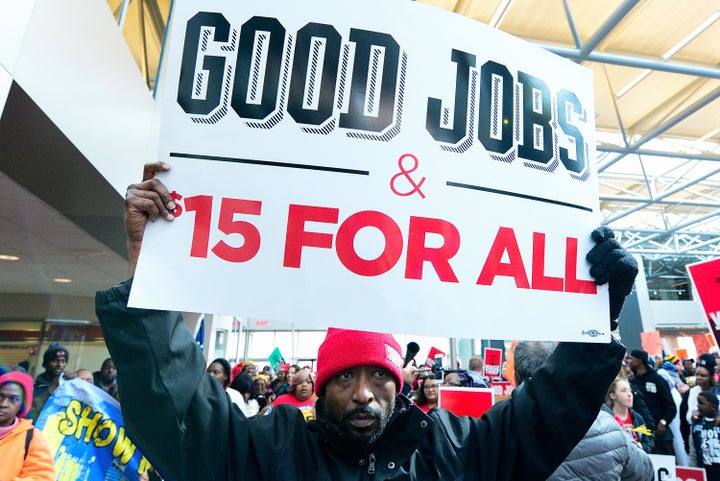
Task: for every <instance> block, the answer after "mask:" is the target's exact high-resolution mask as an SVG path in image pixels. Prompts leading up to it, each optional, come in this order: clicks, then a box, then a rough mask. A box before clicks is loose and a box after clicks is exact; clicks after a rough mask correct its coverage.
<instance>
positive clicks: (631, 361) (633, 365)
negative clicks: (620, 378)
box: [627, 356, 641, 371]
mask: <svg viewBox="0 0 720 481" xmlns="http://www.w3.org/2000/svg"><path fill="white" fill-rule="evenodd" d="M640 362H641V361H640V359H638V358H636V357H633V356H628V358H627V364H628V367H630V369H632V370H633V371H635V369H637V366H638V365H639V364H640Z"/></svg>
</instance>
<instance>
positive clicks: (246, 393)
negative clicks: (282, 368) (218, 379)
mask: <svg viewBox="0 0 720 481" xmlns="http://www.w3.org/2000/svg"><path fill="white" fill-rule="evenodd" d="M229 389H233V390H235V391H237V392H239V393H240V395H241V396H242V401H243V402H242V403H238V402H235V404H237V405H238V407H239V408H240V410H241V411H242V413H243V414H244V415H245V417H246V418H251V417H253V416H257V414H258V413H259V412H260V406H259V405H258V402H257V400H255V399H250V396H251V395H252V391H253V380H252V378H251V377H250V374H248V373H246V372H241V373H240V374H238V375H237V376H235V379H233V381H232V382H231V383H230V388H229Z"/></svg>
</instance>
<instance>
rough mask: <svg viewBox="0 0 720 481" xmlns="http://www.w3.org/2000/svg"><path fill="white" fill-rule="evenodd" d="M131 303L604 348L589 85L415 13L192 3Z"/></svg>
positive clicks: (421, 10)
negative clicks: (162, 187)
mask: <svg viewBox="0 0 720 481" xmlns="http://www.w3.org/2000/svg"><path fill="white" fill-rule="evenodd" d="M171 35H172V41H171V43H170V45H169V46H168V49H169V55H168V58H167V72H166V78H165V81H166V83H165V87H164V91H163V118H162V125H161V138H160V159H161V160H165V161H167V162H169V163H170V164H171V165H172V167H173V168H172V170H171V171H170V173H168V174H167V175H162V176H161V179H162V180H163V182H165V183H166V185H168V187H169V188H170V189H171V190H173V191H174V192H175V193H176V198H177V199H178V205H179V207H180V210H179V211H178V213H177V214H179V215H178V217H177V218H176V219H175V220H174V221H173V222H172V223H171V224H170V225H168V223H166V222H155V223H153V224H151V225H149V227H148V229H147V230H146V235H145V241H144V245H143V250H142V253H141V256H140V260H139V264H138V269H137V272H136V277H135V282H134V286H133V290H132V295H131V305H133V306H138V307H154V308H163V309H175V310H182V311H195V312H220V313H228V314H238V315H243V316H247V317H254V318H262V319H271V320H281V321H291V322H296V323H300V324H310V325H326V326H328V325H333V326H337V327H352V328H361V329H369V330H380V331H391V332H398V333H401V332H404V333H416V334H434V335H440V334H441V335H444V336H457V337H484V338H491V339H511V338H522V339H553V340H555V339H557V340H570V341H579V340H582V341H590V342H601V341H606V340H607V339H608V338H609V332H608V304H607V292H606V289H604V288H599V289H596V288H595V285H594V283H593V282H592V281H591V278H590V276H589V274H588V269H589V266H588V265H587V263H586V261H585V260H584V257H585V254H586V253H587V252H588V251H589V249H590V247H591V246H592V241H591V240H590V236H589V234H590V232H591V230H592V229H593V228H594V227H596V226H597V225H598V224H599V216H598V199H597V175H596V171H595V166H594V144H595V142H594V123H593V91H592V77H591V73H590V72H589V71H588V70H587V69H585V68H582V67H580V66H578V65H576V64H573V63H571V62H568V61H566V60H563V59H560V58H559V57H556V56H554V55H552V54H550V53H548V52H546V51H543V50H541V49H539V48H537V47H534V46H532V45H530V44H528V43H525V42H523V41H521V40H519V39H516V38H514V37H511V36H509V35H507V34H504V33H502V32H498V31H496V30H494V29H491V28H488V27H487V26H484V25H481V24H479V23H477V22H474V21H472V20H469V19H467V18H464V17H459V16H457V15H453V14H449V13H447V12H444V11H441V10H438V9H435V8H432V7H428V6H425V5H419V4H415V3H413V2H407V1H363V2H331V1H314V2H292V1H274V2H219V1H202V2H200V1H177V2H175V7H174V12H173V24H172V34H171Z"/></svg>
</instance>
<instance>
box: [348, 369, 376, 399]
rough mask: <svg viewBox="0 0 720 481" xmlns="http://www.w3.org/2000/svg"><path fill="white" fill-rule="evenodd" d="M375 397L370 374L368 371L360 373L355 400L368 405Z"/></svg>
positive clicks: (354, 394) (354, 395)
mask: <svg viewBox="0 0 720 481" xmlns="http://www.w3.org/2000/svg"><path fill="white" fill-rule="evenodd" d="M374 398H375V395H374V394H373V391H372V384H371V380H370V376H368V374H367V373H362V374H360V375H359V376H358V378H357V383H356V384H355V391H354V392H353V401H355V402H356V403H357V404H363V405H366V404H370V403H371V402H372V401H373V399H374Z"/></svg>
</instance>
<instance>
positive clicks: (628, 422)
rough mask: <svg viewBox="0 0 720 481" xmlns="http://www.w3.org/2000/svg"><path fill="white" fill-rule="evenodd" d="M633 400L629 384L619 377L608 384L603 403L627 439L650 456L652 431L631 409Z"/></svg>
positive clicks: (625, 379) (622, 377)
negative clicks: (610, 411)
mask: <svg viewBox="0 0 720 481" xmlns="http://www.w3.org/2000/svg"><path fill="white" fill-rule="evenodd" d="M634 400H635V398H634V396H633V393H632V388H631V387H630V382H629V381H628V380H627V378H625V377H624V376H622V375H619V376H618V377H617V378H616V379H615V380H614V381H613V383H612V384H610V388H609V389H608V395H607V399H606V400H605V403H606V404H607V405H608V407H609V408H610V409H611V410H612V412H613V417H614V418H615V421H617V423H618V424H619V425H620V427H621V428H622V429H623V430H624V431H625V434H626V435H627V436H628V438H629V439H631V440H632V441H633V442H634V443H636V444H637V445H638V446H639V447H641V448H642V450H643V451H645V452H646V453H648V454H650V453H652V448H653V437H652V431H651V430H650V428H648V427H647V426H646V425H645V420H644V419H643V417H642V416H641V415H640V414H639V413H638V412H637V411H635V410H634V409H633V403H634Z"/></svg>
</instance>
